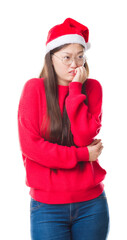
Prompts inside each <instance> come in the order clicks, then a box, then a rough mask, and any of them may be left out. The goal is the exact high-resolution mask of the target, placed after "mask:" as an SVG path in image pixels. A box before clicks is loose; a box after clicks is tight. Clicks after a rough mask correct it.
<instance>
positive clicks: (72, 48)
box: [60, 43, 84, 53]
mask: <svg viewBox="0 0 127 240" xmlns="http://www.w3.org/2000/svg"><path fill="white" fill-rule="evenodd" d="M80 51H84V47H83V46H82V45H81V44H78V43H71V44H69V45H68V46H65V47H63V48H62V49H61V50H60V52H66V53H72V52H75V53H76V52H80Z"/></svg>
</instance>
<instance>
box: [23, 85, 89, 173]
mask: <svg viewBox="0 0 127 240" xmlns="http://www.w3.org/2000/svg"><path fill="white" fill-rule="evenodd" d="M39 87H42V86H37V83H36V84H35V81H28V82H26V84H25V86H24V88H23V91H22V94H21V98H20V101H19V106H18V134H19V142H20V148H21V152H22V154H23V155H24V156H26V157H28V158H29V159H30V160H32V161H35V162H36V163H38V164H41V165H43V166H45V167H48V168H56V169H59V168H63V169H71V168H74V167H75V166H76V165H77V163H78V162H79V161H89V152H88V148H87V147H81V148H76V147H75V146H71V147H67V146H62V145H58V144H54V143H50V142H48V141H45V140H44V139H43V138H42V137H41V135H40V129H39V99H40V92H41V91H42V90H41V89H40V88H39ZM40 90H41V91H40Z"/></svg>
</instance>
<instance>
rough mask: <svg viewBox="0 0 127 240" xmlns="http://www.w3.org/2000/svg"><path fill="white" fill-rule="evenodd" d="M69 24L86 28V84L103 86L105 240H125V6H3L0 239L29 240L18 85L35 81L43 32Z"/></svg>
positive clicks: (26, 3) (51, 3)
mask: <svg viewBox="0 0 127 240" xmlns="http://www.w3.org/2000/svg"><path fill="white" fill-rule="evenodd" d="M67 17H71V18H74V19H75V20H77V21H79V22H81V23H82V24H84V25H86V26H87V27H88V28H89V42H90V43H91V48H90V49H89V50H88V51H87V53H86V56H87V59H88V60H87V62H88V65H89V68H90V75H89V77H90V78H94V79H97V80H98V81H100V83H101V85H102V87H103V119H102V128H101V131H100V133H99V134H98V136H97V138H101V139H102V143H103V146H104V149H103V151H102V154H101V155H100V156H99V162H100V165H101V166H102V167H104V168H105V169H106V171H107V175H106V178H105V180H104V184H105V192H106V195H107V199H108V204H109V210H110V232H109V236H108V240H114V239H115V240H117V239H118V240H120V239H127V231H126V228H127V227H126V216H127V194H126V191H127V187H126V186H127V177H126V176H127V174H126V172H127V164H126V162H127V156H126V148H127V146H126V145H127V141H126V135H127V127H126V126H127V113H126V109H127V107H126V105H127V84H126V81H127V74H126V71H127V67H126V64H127V61H126V56H127V46H126V43H127V32H126V29H127V27H126V22H127V15H126V1H123V0H121V1H111V0H110V1H109V0H107V1H102V0H96V1H95V0H93V1H92V0H88V1H85V0H84V1H80V0H79V1H71V0H70V1H55V0H54V1H49V0H47V1H42V0H41V1H39V0H36V1H35V0H34V1H33V0H25V1H24V0H22V1H16V0H15V1H14V0H12V1H9V0H8V1H6V0H5V1H1V3H0V24H1V27H0V75H1V76H0V137H1V138H0V141H1V142H0V159H1V161H0V165H1V166H0V184H1V185H0V190H1V192H0V196H1V197H0V218H1V225H0V228H1V230H0V235H1V236H0V239H2V240H6V239H13V240H30V195H29V188H28V187H27V186H26V185H25V169H24V166H23V160H22V156H21V151H20V147H19V140H18V131H17V108H18V102H19V98H20V95H21V91H22V88H23V85H24V83H25V82H26V81H27V80H28V79H30V78H34V77H38V76H39V74H40V71H41V69H42V66H43V59H44V55H45V42H46V37H47V33H48V31H49V29H50V28H51V27H53V26H54V25H56V24H59V23H62V22H63V21H64V20H65V18H67ZM99 240H101V239H99Z"/></svg>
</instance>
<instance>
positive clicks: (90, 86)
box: [84, 78, 102, 93]
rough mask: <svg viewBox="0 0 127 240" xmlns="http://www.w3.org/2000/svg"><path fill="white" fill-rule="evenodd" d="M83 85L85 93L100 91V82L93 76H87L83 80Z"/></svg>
mask: <svg viewBox="0 0 127 240" xmlns="http://www.w3.org/2000/svg"><path fill="white" fill-rule="evenodd" d="M84 87H85V89H86V91H87V93H90V92H91V91H93V90H94V92H95V91H97V92H102V85H101V83H100V82H99V81H98V80H96V79H93V78H87V80H86V81H85V84H84Z"/></svg>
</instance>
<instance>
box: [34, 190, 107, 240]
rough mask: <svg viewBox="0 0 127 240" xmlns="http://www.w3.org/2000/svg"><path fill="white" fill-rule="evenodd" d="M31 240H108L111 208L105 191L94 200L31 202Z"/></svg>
mask: <svg viewBox="0 0 127 240" xmlns="http://www.w3.org/2000/svg"><path fill="white" fill-rule="evenodd" d="M30 232H31V239H32V240H105V239H107V235H108V232H109V209H108V203H107V197H106V195H105V192H104V191H103V193H102V194H101V195H100V196H99V197H97V198H94V199H92V200H89V201H84V202H76V203H69V204H47V203H41V202H38V201H35V200H34V199H33V198H31V202H30Z"/></svg>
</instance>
